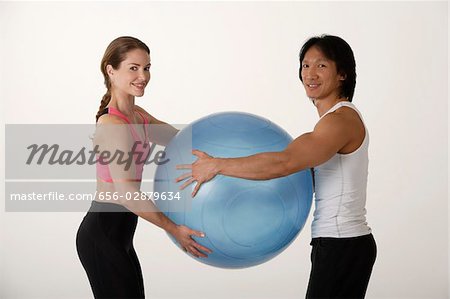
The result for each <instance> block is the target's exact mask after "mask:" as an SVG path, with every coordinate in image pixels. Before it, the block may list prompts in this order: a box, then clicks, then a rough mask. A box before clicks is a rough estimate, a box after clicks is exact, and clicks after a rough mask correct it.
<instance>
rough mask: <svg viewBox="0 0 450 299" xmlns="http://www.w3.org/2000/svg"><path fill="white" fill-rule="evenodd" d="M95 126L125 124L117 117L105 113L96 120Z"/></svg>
mask: <svg viewBox="0 0 450 299" xmlns="http://www.w3.org/2000/svg"><path fill="white" fill-rule="evenodd" d="M97 124H100V125H107V124H108V125H124V124H127V122H126V121H125V120H124V119H122V118H120V117H119V116H117V115H114V114H109V113H105V114H103V115H101V116H100V117H99V118H98V121H97Z"/></svg>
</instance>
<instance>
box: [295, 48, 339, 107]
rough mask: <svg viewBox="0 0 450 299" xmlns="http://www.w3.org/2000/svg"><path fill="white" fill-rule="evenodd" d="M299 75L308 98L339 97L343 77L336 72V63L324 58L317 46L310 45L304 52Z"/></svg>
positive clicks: (333, 98)
mask: <svg viewBox="0 0 450 299" xmlns="http://www.w3.org/2000/svg"><path fill="white" fill-rule="evenodd" d="M300 75H301V77H302V80H303V86H304V87H305V91H306V95H307V96H308V97H309V98H311V99H315V100H321V99H329V98H330V99H332V100H335V99H337V98H339V89H340V86H341V82H342V81H343V80H344V79H345V77H344V76H342V75H340V74H338V73H337V69H336V63H335V62H334V61H332V60H329V59H328V58H326V57H325V55H324V54H323V53H322V51H321V50H320V49H319V48H317V47H315V46H312V47H311V48H309V50H308V51H307V52H306V53H305V57H304V58H303V61H301V73H300Z"/></svg>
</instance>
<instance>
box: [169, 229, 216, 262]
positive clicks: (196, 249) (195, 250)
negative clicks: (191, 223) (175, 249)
mask: <svg viewBox="0 0 450 299" xmlns="http://www.w3.org/2000/svg"><path fill="white" fill-rule="evenodd" d="M172 235H173V236H174V237H175V239H177V241H178V243H179V244H180V246H181V248H182V249H183V250H184V251H186V252H189V253H190V254H192V255H193V256H195V257H198V258H200V257H203V258H205V257H208V256H207V255H206V254H205V253H204V252H206V253H211V252H212V251H211V250H210V249H209V248H206V247H204V246H202V245H200V244H198V243H197V242H195V240H194V239H192V236H197V237H200V238H203V237H204V236H205V234H204V233H202V232H199V231H196V230H193V229H190V228H189V227H187V226H184V225H177V226H176V229H175V231H173V232H172Z"/></svg>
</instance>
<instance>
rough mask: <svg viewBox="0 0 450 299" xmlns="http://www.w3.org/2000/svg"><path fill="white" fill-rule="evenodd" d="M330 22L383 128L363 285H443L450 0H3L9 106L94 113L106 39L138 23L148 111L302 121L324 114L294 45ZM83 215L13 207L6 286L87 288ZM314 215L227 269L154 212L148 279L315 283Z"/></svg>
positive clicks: (283, 290) (261, 292) (33, 114)
mask: <svg viewBox="0 0 450 299" xmlns="http://www.w3.org/2000/svg"><path fill="white" fill-rule="evenodd" d="M322 33H329V34H335V35H339V36H341V37H343V38H344V39H345V40H347V42H348V43H349V44H350V45H351V46H352V48H353V50H354V52H355V57H356V62H357V74H358V77H357V85H356V93H355V97H354V103H355V105H357V107H358V108H359V109H360V110H361V111H362V113H363V115H364V117H365V121H366V124H367V126H368V128H369V132H370V136H371V145H370V152H369V154H370V167H369V172H370V173H369V186H368V203H367V209H368V215H367V217H368V221H369V225H370V226H371V227H372V229H373V233H374V236H375V238H376V240H377V243H378V257H377V261H376V264H375V267H374V271H373V275H372V279H371V281H370V284H369V289H368V293H367V298H447V297H448V296H449V293H448V285H449V279H448V277H449V275H448V266H449V263H448V253H449V247H448V246H449V243H448V240H449V238H448V237H449V233H448V213H449V209H448V157H447V156H448V58H447V56H448V4H447V3H446V2H439V3H438V2H434V3H433V2H430V3H425V2H371V3H369V2H282V3H277V2H197V3H191V2H177V3H159V2H150V3H149V2H133V3H124V2H113V3H107V2H101V3H93V2H75V3H61V2H50V3H33V2H24V3H8V2H3V3H0V34H1V47H0V57H1V58H0V63H1V65H0V91H1V93H0V96H1V105H2V109H1V111H2V113H3V121H4V123H44V124H46V123H56V124H57V123H73V124H77V123H93V122H94V116H95V114H96V113H97V109H98V106H99V104H100V99H101V97H102V95H103V93H104V91H105V89H104V86H103V79H102V76H101V73H100V71H99V65H100V60H101V58H102V55H103V52H104V50H105V48H106V46H107V45H108V44H109V42H110V41H111V40H113V39H114V38H116V37H118V36H121V35H132V36H135V37H138V38H140V39H142V40H143V41H144V42H146V43H147V44H148V45H149V47H150V48H151V58H152V69H151V72H152V80H151V82H150V86H149V88H147V91H146V95H145V96H144V97H143V98H140V99H138V100H137V104H139V105H141V106H142V107H144V108H145V109H147V110H148V111H149V112H150V113H151V114H153V115H155V116H156V117H158V118H160V119H163V120H165V121H167V122H170V123H189V122H191V121H193V120H196V119H198V118H199V117H202V116H205V115H207V114H210V113H213V112H219V111H228V110H235V111H246V112H250V113H254V114H257V115H260V116H263V117H267V118H268V119H270V120H271V121H273V122H275V123H277V124H278V125H280V126H281V127H283V128H285V129H286V130H287V131H288V132H289V133H290V134H291V135H292V136H298V135H300V134H302V133H304V132H306V131H310V130H312V128H313V126H314V124H315V122H316V121H317V120H318V115H317V112H316V110H315V108H314V107H313V106H312V105H311V104H310V103H309V102H308V99H307V98H306V96H305V93H304V90H303V88H302V86H301V85H300V81H299V79H298V66H299V63H298V52H299V50H300V47H301V45H302V44H303V43H304V42H305V41H306V39H307V38H309V37H311V36H314V35H319V34H322ZM1 131H2V132H1V134H2V137H4V131H3V130H1ZM2 140H4V139H2ZM3 144H4V142H3ZM2 151H3V153H4V148H3V147H2ZM1 159H2V161H1V165H2V167H3V165H4V159H5V157H4V154H2V157H1ZM1 175H2V177H3V178H4V171H2V172H1ZM2 188H4V186H3V184H2ZM1 194H4V190H1ZM83 216H84V213H5V212H4V211H2V212H1V213H0V217H1V219H0V221H1V222H0V223H1V243H0V244H1V252H0V254H1V255H0V257H1V265H0V269H1V270H0V271H1V284H0V297H2V298H89V297H91V291H90V287H89V284H88V281H87V277H86V274H85V272H84V270H83V268H82V267H81V264H80V262H79V260H78V257H77V254H76V249H75V234H76V231H77V229H78V225H79V223H80V222H81V219H82V217H83ZM310 222H311V215H310V218H309V220H308V222H307V224H306V226H305V228H304V229H303V231H302V233H301V234H300V235H299V237H298V238H297V239H296V240H295V242H294V243H293V244H292V245H291V246H290V247H289V248H288V249H287V250H286V251H284V252H283V253H282V254H281V255H279V256H278V257H276V258H275V259H273V260H271V261H269V262H267V263H265V264H263V265H260V266H257V267H253V268H249V269H244V270H222V269H216V268H212V267H209V266H206V265H203V264H200V263H198V262H196V261H194V260H192V259H190V258H189V257H187V256H185V255H184V254H183V253H182V252H181V251H179V250H178V249H177V248H176V247H175V246H174V245H173V244H172V243H171V241H170V240H169V239H168V238H167V236H166V235H165V233H164V232H163V231H161V230H160V229H158V228H156V227H154V226H152V225H151V224H148V223H146V222H145V221H143V220H142V221H140V223H139V225H138V229H137V233H136V236H135V246H136V249H137V251H138V255H139V257H140V261H141V265H142V267H143V272H144V279H145V286H146V294H147V296H148V297H150V298H303V297H304V295H305V292H306V286H307V281H308V275H309V270H310V261H309V254H310V246H309V239H310V227H309V226H310Z"/></svg>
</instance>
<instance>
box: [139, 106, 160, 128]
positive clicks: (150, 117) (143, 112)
mask: <svg viewBox="0 0 450 299" xmlns="http://www.w3.org/2000/svg"><path fill="white" fill-rule="evenodd" d="M134 107H135V109H136V111H138V112H140V113H142V115H144V117H145V118H146V119H147V121H148V123H149V124H155V123H157V122H156V118H154V117H153V116H152V115H151V114H150V113H148V112H147V111H146V110H145V109H144V108H142V107H140V106H138V105H134Z"/></svg>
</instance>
